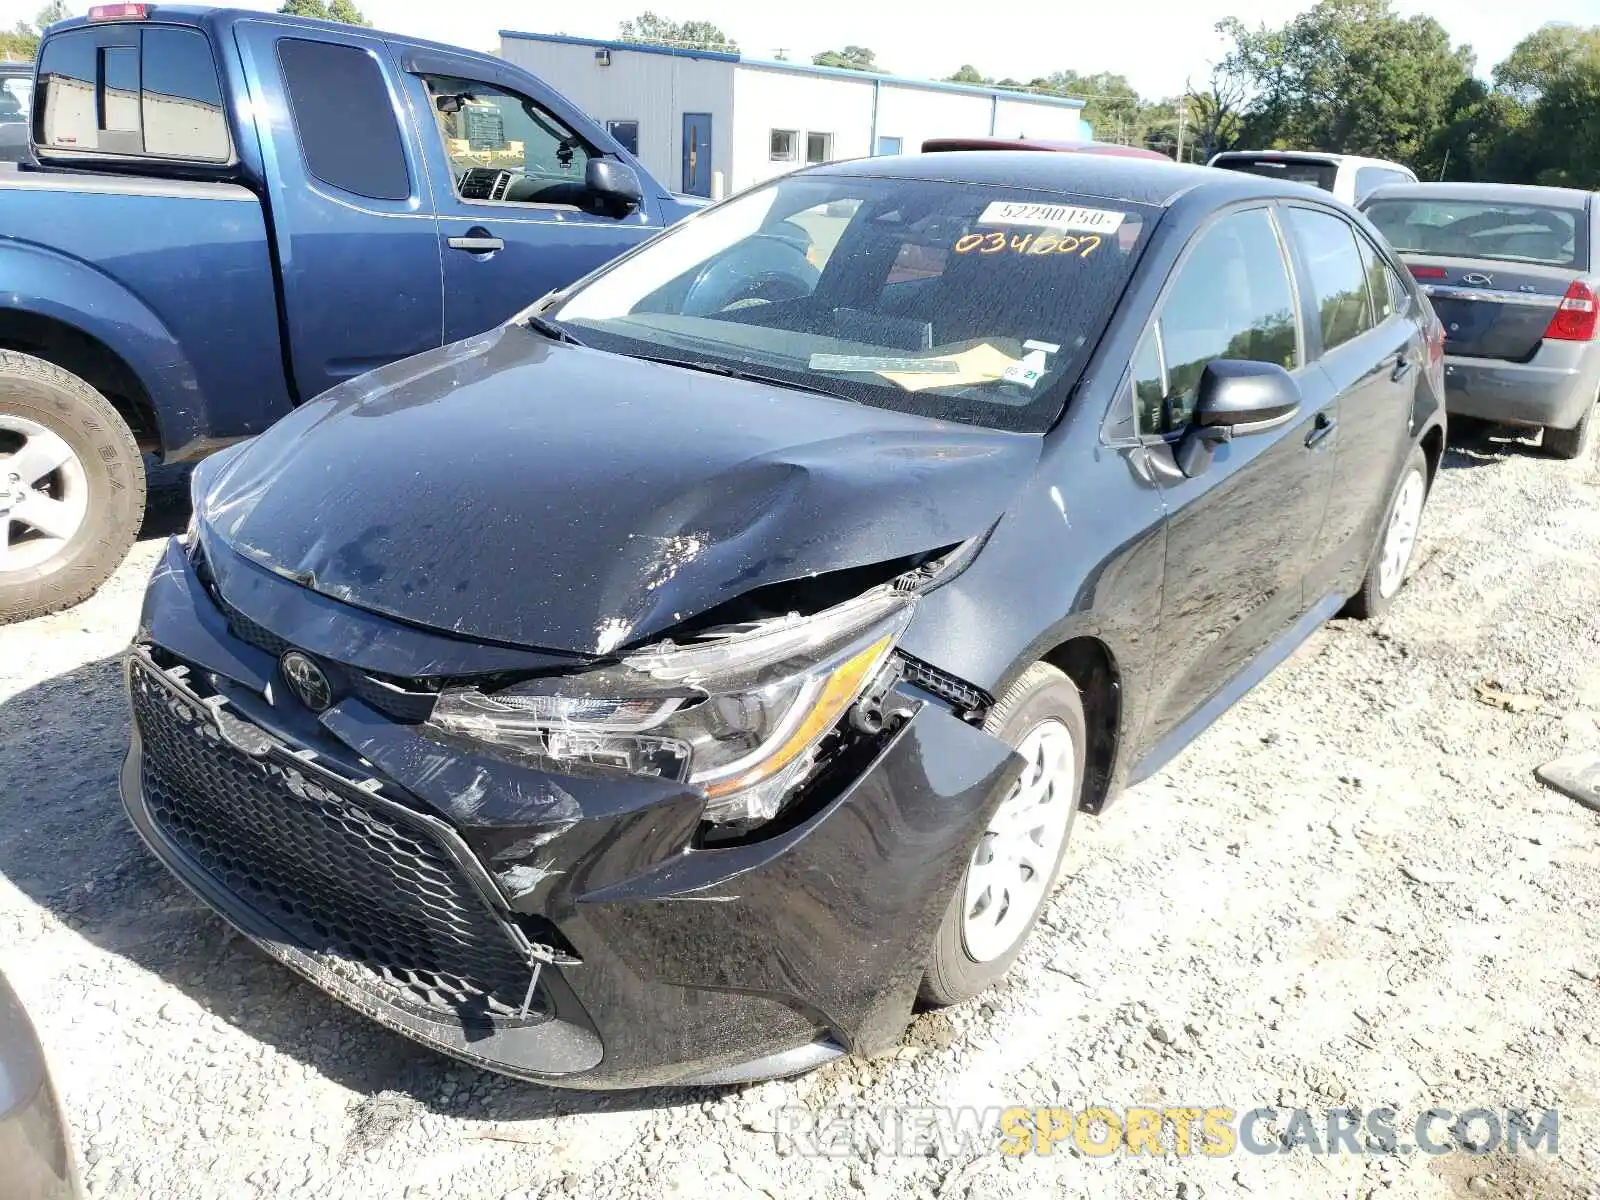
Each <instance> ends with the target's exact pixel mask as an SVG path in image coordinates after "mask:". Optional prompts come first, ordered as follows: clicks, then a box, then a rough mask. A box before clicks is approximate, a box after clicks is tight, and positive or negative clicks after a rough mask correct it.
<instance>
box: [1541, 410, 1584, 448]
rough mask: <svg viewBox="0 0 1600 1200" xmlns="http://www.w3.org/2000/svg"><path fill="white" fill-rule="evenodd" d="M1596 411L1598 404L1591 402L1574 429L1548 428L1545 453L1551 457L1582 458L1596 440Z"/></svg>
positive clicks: (1545, 436)
mask: <svg viewBox="0 0 1600 1200" xmlns="http://www.w3.org/2000/svg"><path fill="white" fill-rule="evenodd" d="M1596 411H1597V406H1596V405H1593V404H1591V405H1590V406H1589V409H1588V411H1587V412H1585V413H1584V414H1583V419H1582V420H1581V421H1579V422H1578V423H1577V425H1576V426H1574V427H1573V428H1572V429H1546V430H1545V431H1544V451H1545V453H1546V454H1548V455H1549V456H1550V457H1551V458H1565V459H1574V458H1582V457H1583V456H1584V454H1585V453H1586V452H1587V451H1588V449H1589V446H1590V444H1591V443H1592V442H1593V441H1594V437H1595V421H1596V418H1595V412H1596Z"/></svg>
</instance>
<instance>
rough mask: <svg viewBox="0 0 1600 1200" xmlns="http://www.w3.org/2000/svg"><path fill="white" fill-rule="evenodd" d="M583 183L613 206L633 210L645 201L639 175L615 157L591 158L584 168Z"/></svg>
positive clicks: (626, 210)
mask: <svg viewBox="0 0 1600 1200" xmlns="http://www.w3.org/2000/svg"><path fill="white" fill-rule="evenodd" d="M583 184H584V187H586V188H588V189H589V191H590V193H591V194H593V195H595V196H598V197H599V198H600V199H602V200H604V201H606V202H607V203H608V204H609V205H610V206H611V207H612V208H620V209H621V210H622V211H623V212H624V213H628V212H632V211H633V210H634V209H636V208H638V207H639V206H640V205H641V204H643V203H644V188H643V187H642V186H641V185H640V183H639V176H638V175H637V174H636V173H635V172H634V169H633V168H632V167H630V166H629V165H628V164H627V163H625V162H618V161H617V160H616V159H614V158H591V159H590V160H589V165H588V166H586V167H585V168H584V169H583Z"/></svg>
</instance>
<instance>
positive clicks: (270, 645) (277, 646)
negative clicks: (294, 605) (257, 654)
mask: <svg viewBox="0 0 1600 1200" xmlns="http://www.w3.org/2000/svg"><path fill="white" fill-rule="evenodd" d="M214 595H215V593H213V596H214ZM217 605H218V607H219V608H221V609H222V612H223V615H224V616H226V617H227V618H228V628H229V629H231V630H233V636H234V637H236V638H238V639H239V640H240V641H245V642H249V643H250V644H251V645H252V646H254V647H255V648H256V649H258V650H265V651H266V652H267V653H268V654H270V655H272V657H273V658H277V657H279V656H280V655H281V654H282V653H283V652H284V651H285V650H287V649H289V643H288V642H286V641H284V640H283V639H282V638H281V637H279V636H278V635H277V634H275V633H273V632H272V630H270V629H268V628H267V627H266V626H265V625H260V624H257V623H256V622H255V621H252V620H251V619H250V618H249V617H247V616H245V615H244V614H243V613H242V612H240V611H239V610H238V609H237V608H234V607H233V605H231V604H228V603H227V602H225V601H223V600H218V601H217Z"/></svg>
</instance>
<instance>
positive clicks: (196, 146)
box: [34, 25, 232, 163]
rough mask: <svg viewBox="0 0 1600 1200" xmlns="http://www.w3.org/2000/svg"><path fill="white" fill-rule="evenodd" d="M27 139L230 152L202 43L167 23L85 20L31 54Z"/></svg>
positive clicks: (171, 151)
mask: <svg viewBox="0 0 1600 1200" xmlns="http://www.w3.org/2000/svg"><path fill="white" fill-rule="evenodd" d="M39 81H40V85H41V97H40V100H41V102H40V103H39V105H38V106H37V112H36V124H35V126H34V140H35V141H36V142H38V144H39V145H40V147H41V148H43V149H45V150H46V151H50V150H55V151H64V152H67V153H74V154H103V155H115V156H117V157H120V158H163V159H181V160H184V161H188V162H198V163H225V162H228V161H229V160H230V159H231V158H232V144H231V142H230V140H229V136H228V122H227V117H226V115H225V112H224V108H223V103H222V85H221V83H220V82H219V81H218V78H217V68H216V63H215V61H214V59H213V57H212V54H211V43H210V41H209V40H207V38H206V36H205V35H204V34H202V33H201V32H200V31H199V30H196V29H183V28H178V27H176V26H170V25H116V26H90V27H88V28H82V29H73V30H69V31H67V32H66V33H61V34H57V35H55V36H54V37H52V38H50V39H49V40H48V41H47V42H46V43H45V46H44V51H43V54H42V56H41V58H40V60H39Z"/></svg>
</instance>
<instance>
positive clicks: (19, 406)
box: [0, 350, 145, 624]
mask: <svg viewBox="0 0 1600 1200" xmlns="http://www.w3.org/2000/svg"><path fill="white" fill-rule="evenodd" d="M144 497H145V480H144V463H143V461H142V460H141V459H140V457H139V448H138V446H137V445H136V444H135V443H134V440H133V434H132V432H131V431H130V430H129V429H128V426H127V424H126V423H125V422H124V421H123V419H122V417H121V416H120V415H119V414H118V413H117V410H116V409H115V408H113V407H112V406H111V403H110V401H108V400H107V399H106V398H105V397H104V396H102V395H101V394H100V393H99V392H98V391H96V390H95V389H94V388H92V387H91V386H89V384H87V383H85V382H84V381H83V380H82V379H80V378H78V377H77V376H76V375H74V374H72V373H71V372H70V371H65V370H63V369H62V368H60V367H58V366H56V365H55V364H54V363H48V362H45V361H44V360H43V359H40V358H34V357H33V356H32V355H29V354H20V353H17V352H16V351H11V350H4V351H0V624H4V623H6V622H9V621H20V620H22V619H24V618H26V617H37V616H42V615H43V614H45V613H51V612H55V611H56V610H57V609H62V608H66V607H68V606H69V605H72V604H76V603H77V602H78V601H80V600H83V599H85V598H86V597H88V596H90V595H93V594H94V592H95V591H96V590H97V589H98V588H99V587H100V585H101V584H103V583H104V582H105V581H106V579H107V578H108V577H109V576H110V575H111V572H112V571H114V570H116V568H117V565H118V564H119V563H120V562H121V561H122V559H123V557H124V556H125V555H126V554H127V553H128V547H129V546H131V545H132V544H133V539H134V537H135V536H136V535H137V534H138V532H139V523H140V521H142V520H143V519H144Z"/></svg>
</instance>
